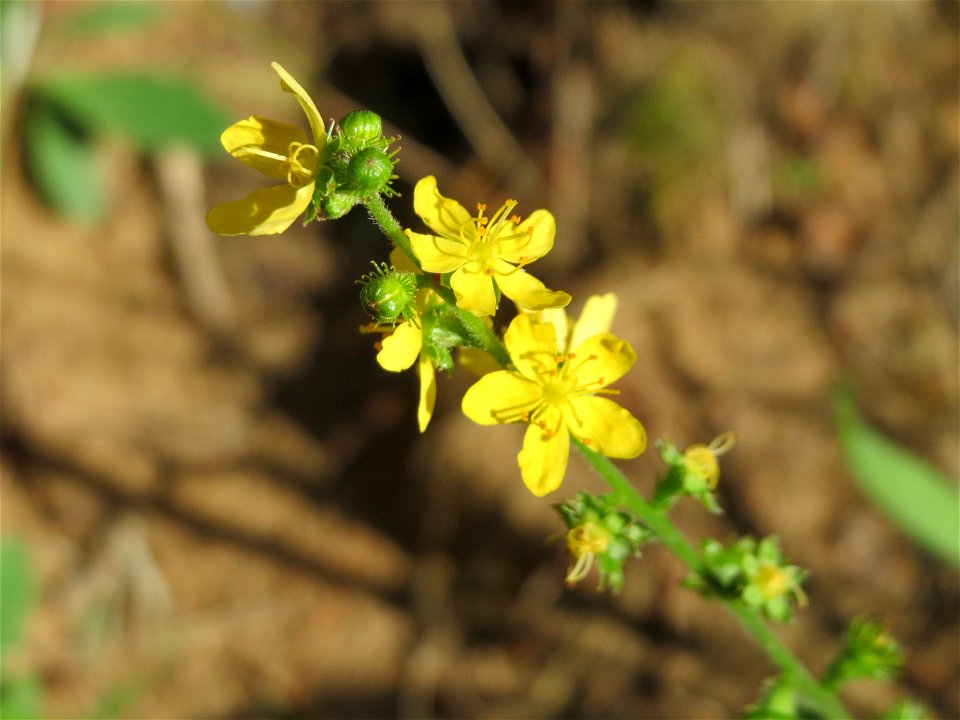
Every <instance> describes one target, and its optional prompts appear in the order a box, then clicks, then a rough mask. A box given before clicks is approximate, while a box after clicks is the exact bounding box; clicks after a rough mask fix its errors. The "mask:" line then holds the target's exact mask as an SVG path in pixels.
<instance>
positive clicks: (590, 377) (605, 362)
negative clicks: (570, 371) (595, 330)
mask: <svg viewBox="0 0 960 720" xmlns="http://www.w3.org/2000/svg"><path fill="white" fill-rule="evenodd" d="M572 352H573V353H574V355H575V356H576V357H575V359H574V361H573V362H575V363H576V364H577V365H576V374H577V384H578V385H580V386H583V385H588V384H594V385H595V386H596V387H598V388H601V387H606V386H607V385H610V384H611V383H614V382H616V381H617V380H619V379H620V378H621V377H623V376H624V375H625V374H626V372H627V370H629V369H630V368H631V367H633V364H634V363H635V362H636V361H637V354H636V353H635V352H634V351H633V348H632V347H630V343H628V342H627V341H626V340H621V339H620V338H618V337H617V336H616V335H611V334H610V333H604V334H602V335H594V336H593V337H589V338H587V339H586V340H584V341H583V342H582V343H580V344H579V345H577V346H576V347H573V348H572Z"/></svg>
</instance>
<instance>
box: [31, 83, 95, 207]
mask: <svg viewBox="0 0 960 720" xmlns="http://www.w3.org/2000/svg"><path fill="white" fill-rule="evenodd" d="M23 128H24V141H25V143H26V151H25V153H24V161H25V162H26V166H27V172H28V175H29V176H30V179H31V180H32V181H33V184H34V186H35V187H36V189H37V191H38V192H39V193H40V195H41V196H42V197H43V198H44V200H46V201H47V203H49V204H50V206H51V207H53V208H54V209H55V210H56V211H57V212H59V213H61V214H63V215H66V216H68V217H71V218H74V219H77V220H82V221H86V222H94V221H96V220H99V219H100V218H102V217H103V215H104V212H105V210H106V206H107V202H106V196H105V194H104V190H103V181H102V177H101V169H100V167H99V165H98V164H97V159H96V153H95V147H94V146H93V144H92V143H91V142H90V137H89V136H88V134H87V133H86V132H85V131H83V130H82V129H81V128H79V127H77V126H76V124H75V123H72V122H70V119H69V118H67V117H65V116H64V115H63V113H61V112H60V111H59V110H58V109H57V108H55V107H53V106H51V105H50V104H49V103H46V102H43V101H41V100H32V101H31V102H30V103H29V105H28V107H27V110H26V113H25V115H24V121H23Z"/></svg>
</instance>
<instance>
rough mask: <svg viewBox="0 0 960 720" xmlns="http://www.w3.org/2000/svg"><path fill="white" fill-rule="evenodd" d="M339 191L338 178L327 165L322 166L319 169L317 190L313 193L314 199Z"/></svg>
mask: <svg viewBox="0 0 960 720" xmlns="http://www.w3.org/2000/svg"><path fill="white" fill-rule="evenodd" d="M336 189H337V178H336V176H335V175H334V172H333V169H332V168H329V167H327V166H326V165H321V166H320V167H319V168H318V169H317V180H316V189H315V190H314V191H313V195H314V197H317V196H320V197H323V196H325V195H329V194H330V193H332V192H333V191H334V190H336Z"/></svg>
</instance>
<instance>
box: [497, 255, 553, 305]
mask: <svg viewBox="0 0 960 720" xmlns="http://www.w3.org/2000/svg"><path fill="white" fill-rule="evenodd" d="M494 271H495V272H496V279H497V285H499V286H500V290H502V291H503V294H504V295H506V296H507V297H508V298H510V299H511V300H513V302H514V303H516V305H517V307H519V308H521V309H523V310H544V309H546V308H552V307H565V306H566V305H567V304H568V303H569V302H570V296H569V295H567V293H565V292H561V291H559V290H550V289H548V288H547V287H546V286H545V285H544V284H543V283H542V282H540V281H539V280H537V278H535V277H534V276H533V275H531V274H530V273H528V272H526V271H524V270H522V269H520V268H515V267H513V266H512V265H510V264H509V263H507V262H504V261H503V260H498V261H496V262H495V263H494Z"/></svg>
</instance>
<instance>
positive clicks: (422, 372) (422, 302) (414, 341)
mask: <svg viewBox="0 0 960 720" xmlns="http://www.w3.org/2000/svg"><path fill="white" fill-rule="evenodd" d="M390 262H391V264H393V266H394V267H396V268H397V269H398V270H403V271H406V272H414V271H415V270H416V268H414V267H413V263H411V262H410V261H409V260H408V259H407V256H406V255H404V254H403V253H402V252H401V251H399V250H397V249H394V250H393V252H391V253H390ZM435 301H436V295H435V293H434V292H433V291H432V290H430V289H429V288H424V289H422V290H419V291H418V292H417V297H416V300H415V303H416V305H417V309H418V310H419V311H420V312H421V313H422V312H423V311H425V310H426V309H427V308H428V307H429V306H430V304H431V303H433V302H435ZM366 331H367V332H382V333H384V335H385V337H384V338H383V342H382V346H381V350H380V352H379V353H377V362H378V363H380V367H382V368H383V369H384V370H389V371H390V372H401V371H403V370H406V369H407V368H409V367H410V366H412V365H413V363H414V362H416V363H417V374H418V375H419V376H420V401H419V403H418V405H417V422H418V424H419V426H420V432H423V431H424V430H426V429H427V425H429V424H430V418H431V417H432V416H433V407H434V404H435V403H436V400H437V380H436V374H435V370H434V366H433V362H432V361H431V360H430V358H428V357H427V354H426V353H425V352H423V326H422V324H421V322H420V320H419V318H411V319H409V320H405V321H404V322H402V323H400V324H399V325H397V326H396V327H390V326H386V327H384V326H379V325H376V324H375V323H374V324H372V325H371V326H367V328H366Z"/></svg>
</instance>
